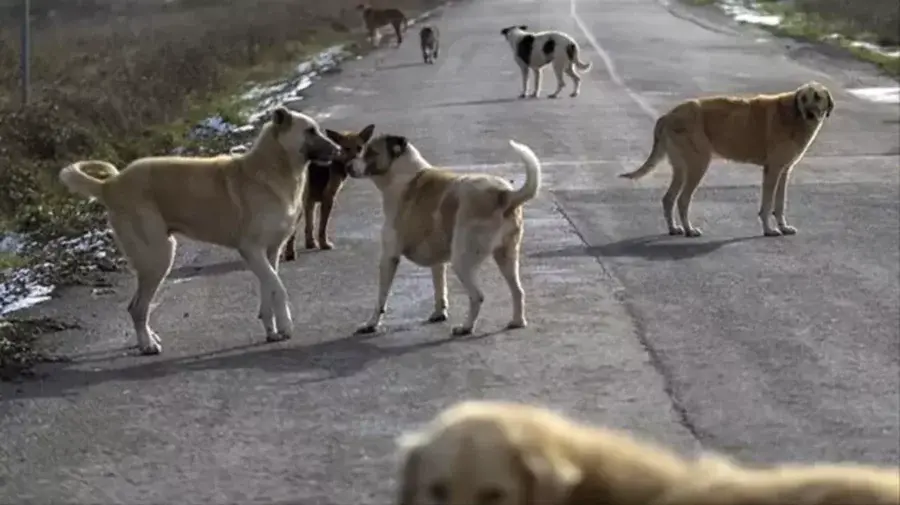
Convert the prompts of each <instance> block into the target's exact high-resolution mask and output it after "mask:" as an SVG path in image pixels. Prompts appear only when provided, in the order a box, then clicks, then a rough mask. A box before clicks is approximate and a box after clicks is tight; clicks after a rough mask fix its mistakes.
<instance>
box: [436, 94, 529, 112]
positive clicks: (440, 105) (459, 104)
mask: <svg viewBox="0 0 900 505" xmlns="http://www.w3.org/2000/svg"><path fill="white" fill-rule="evenodd" d="M524 101H525V100H523V99H521V98H518V97H507V98H487V99H484V100H468V101H465V102H440V103H434V104H431V105H427V106H426V107H425V108H426V109H435V108H443V107H464V106H467V105H492V104H499V103H509V102H524Z"/></svg>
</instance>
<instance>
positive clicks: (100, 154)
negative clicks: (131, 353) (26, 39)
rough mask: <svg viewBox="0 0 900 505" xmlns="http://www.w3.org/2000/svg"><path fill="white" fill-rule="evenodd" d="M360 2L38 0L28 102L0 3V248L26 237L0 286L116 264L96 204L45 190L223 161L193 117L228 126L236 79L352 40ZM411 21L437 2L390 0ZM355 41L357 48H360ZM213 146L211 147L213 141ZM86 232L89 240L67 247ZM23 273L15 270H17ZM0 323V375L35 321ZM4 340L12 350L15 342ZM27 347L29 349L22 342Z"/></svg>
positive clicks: (14, 0) (14, 6) (75, 278)
mask: <svg viewBox="0 0 900 505" xmlns="http://www.w3.org/2000/svg"><path fill="white" fill-rule="evenodd" d="M357 3H358V0H336V1H332V2H313V1H311V0H299V1H298V0H46V1H40V2H31V6H32V25H31V26H32V40H33V43H32V48H33V49H32V60H31V61H32V86H31V101H30V103H29V104H28V105H27V106H24V107H23V106H22V104H21V101H20V90H19V24H20V21H19V19H21V12H20V6H21V4H22V2H21V1H19V0H0V187H2V188H3V190H4V191H3V192H2V193H0V238H2V236H3V234H5V233H8V232H15V233H20V234H23V235H25V236H27V237H28V238H29V239H30V243H29V245H28V247H26V248H25V250H23V251H20V252H3V253H2V254H0V281H8V280H9V279H8V278H5V277H9V276H11V275H12V273H13V272H14V270H13V269H11V268H10V267H23V266H31V267H39V268H37V269H36V273H35V274H33V275H31V276H30V277H25V276H21V275H18V274H17V279H18V284H19V285H20V286H19V287H20V288H23V289H24V286H25V285H26V284H27V283H28V282H31V281H40V282H41V283H42V284H47V285H49V284H53V285H57V286H60V285H63V286H64V285H71V284H81V283H85V282H94V281H96V275H95V274H96V273H97V272H105V271H112V270H116V269H119V268H120V267H121V266H122V261H121V259H120V258H119V255H118V254H117V251H116V248H115V246H114V243H113V241H112V238H111V236H110V234H109V233H103V232H98V230H105V229H106V220H105V219H106V218H105V213H104V211H103V208H102V207H101V206H100V205H99V204H98V203H92V202H87V201H85V200H84V199H82V198H80V197H77V196H73V195H71V194H69V193H68V192H67V191H66V190H65V188H63V187H62V185H61V184H60V183H59V182H58V180H57V174H58V172H59V170H60V168H62V167H63V166H64V165H66V164H68V163H71V162H72V161H75V160H78V159H84V158H101V159H106V160H109V161H111V162H112V163H114V164H116V165H118V166H124V165H125V164H127V163H128V162H129V161H131V160H133V159H135V158H138V157H141V156H147V155H159V154H166V153H169V152H172V150H173V149H174V148H176V147H179V148H184V149H186V150H187V152H198V151H207V152H208V151H221V150H223V149H224V148H225V147H226V146H225V145H222V144H221V143H217V142H216V139H210V138H206V139H199V140H198V139H191V138H188V136H187V134H188V132H189V131H190V130H191V127H192V126H193V125H195V124H196V123H197V122H198V121H199V120H201V119H203V118H205V117H209V116H211V115H215V114H218V115H219V116H221V117H222V118H226V119H231V120H232V121H237V120H238V118H239V116H240V110H241V105H242V104H240V103H237V101H236V100H235V99H234V98H233V97H234V96H235V94H236V92H237V91H238V89H239V87H240V86H241V85H242V83H244V82H246V81H247V80H248V79H254V80H262V79H268V78H274V77H276V76H279V75H283V74H284V73H286V70H287V68H288V66H290V65H291V64H294V65H295V64H296V63H297V62H298V61H299V60H300V59H302V58H303V57H304V56H305V55H308V54H310V53H313V52H315V51H317V50H319V49H322V48H323V47H325V46H328V45H332V44H334V43H336V42H352V41H353V40H354V39H357V38H359V37H360V36H359V35H354V34H353V32H356V30H357V29H358V27H360V26H361V20H360V19H358V18H359V13H358V12H357V11H356V10H355V9H354V7H355V6H356V4H357ZM393 3H394V4H396V5H397V6H398V7H400V8H402V9H404V10H405V11H406V12H409V13H413V12H415V11H419V10H423V9H426V8H429V7H432V6H434V5H436V4H438V3H439V0H399V1H394V2H393ZM359 40H361V38H359ZM220 142H221V140H220ZM91 231H95V232H96V233H94V234H93V236H92V237H91V240H90V241H88V242H85V241H84V240H82V239H78V237H82V236H83V235H84V234H85V233H87V232H91ZM19 273H21V272H19ZM0 323H2V324H3V328H5V329H4V330H3V331H2V332H0V369H2V368H4V367H8V366H9V364H10V359H12V360H14V361H16V360H17V358H10V356H20V357H25V356H30V357H29V358H28V359H24V358H23V360H18V361H22V362H23V363H24V362H30V361H33V359H32V358H33V356H31V355H30V354H28V352H24V351H22V349H23V348H22V347H21V346H22V345H26V344H28V343H30V342H31V341H32V340H33V338H32V336H31V335H32V334H33V333H34V332H33V331H32V329H33V328H34V325H33V324H30V323H29V324H26V325H25V330H24V331H23V332H21V333H22V335H25V336H23V337H22V338H21V339H19V340H15V339H16V338H17V337H16V335H17V334H19V333H17V332H16V331H12V330H11V329H10V326H9V322H8V321H6V322H3V318H2V317H0ZM14 340H15V341H14ZM26 348H28V346H27V345H26Z"/></svg>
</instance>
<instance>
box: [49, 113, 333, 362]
mask: <svg viewBox="0 0 900 505" xmlns="http://www.w3.org/2000/svg"><path fill="white" fill-rule="evenodd" d="M337 154H339V147H338V146H337V145H336V144H335V143H334V142H332V141H330V140H328V138H326V137H325V136H324V134H323V133H322V132H321V129H319V127H318V125H317V123H316V122H315V121H314V120H313V119H312V118H310V117H308V116H305V115H303V114H299V113H296V112H291V111H289V110H288V109H285V108H283V107H279V108H277V109H276V110H275V111H274V112H273V115H272V120H271V121H269V122H267V123H266V124H265V125H264V126H263V128H262V131H261V132H260V134H259V136H258V137H257V139H256V141H255V143H254V145H253V147H251V149H250V150H249V151H248V152H246V153H244V154H240V155H237V156H217V157H213V158H200V157H173V156H166V157H149V158H142V159H138V160H136V161H133V162H132V163H131V164H129V165H128V166H127V167H125V168H124V169H123V170H122V171H121V172H120V171H119V170H117V169H116V167H114V166H113V165H112V164H110V163H107V162H104V161H81V162H77V163H73V164H72V165H69V166H67V167H65V168H63V169H62V171H61V172H60V175H59V177H60V180H61V181H62V183H63V184H64V185H65V186H66V187H68V188H69V190H71V191H73V192H75V193H79V194H81V195H84V196H87V197H90V198H96V199H98V200H99V201H100V202H101V203H102V204H103V205H104V206H105V207H106V209H107V212H108V214H109V222H110V226H111V227H112V230H113V233H114V235H115V237H116V240H117V242H118V245H119V248H120V249H121V251H122V253H123V254H124V255H125V256H126V257H127V258H128V261H129V263H130V264H131V266H132V268H133V269H134V271H135V272H136V274H137V281H138V283H137V284H138V285H137V289H136V291H135V294H134V296H133V297H132V299H131V302H130V303H129V304H128V312H129V314H130V315H131V318H132V322H133V324H134V329H135V333H136V336H137V343H138V347H139V348H140V350H141V352H142V353H144V354H158V353H160V352H162V343H161V341H160V339H159V336H158V335H157V334H156V333H155V332H154V331H153V330H152V329H150V327H149V325H148V319H149V313H150V304H151V303H152V301H153V299H154V298H155V296H156V293H157V291H158V290H159V286H160V285H161V284H162V282H163V280H164V279H165V278H166V276H168V274H169V270H170V269H171V268H172V261H173V259H174V255H175V238H174V236H173V234H175V233H180V234H182V235H185V236H187V237H190V238H192V239H195V240H199V241H203V242H208V243H211V244H216V245H220V246H225V247H230V248H233V249H236V250H237V251H238V252H240V254H241V256H242V257H243V259H244V260H245V261H246V262H247V265H248V267H249V269H250V270H251V271H253V273H254V274H255V275H256V277H257V278H258V280H259V283H260V308H259V318H260V319H261V320H262V323H263V327H264V328H265V330H266V339H267V340H268V341H278V340H284V339H287V338H290V336H291V331H292V329H293V321H292V318H291V314H290V308H289V306H288V298H287V292H286V291H285V289H284V285H283V284H282V282H281V279H280V277H279V275H278V256H279V252H280V249H281V247H282V246H283V244H284V243H285V241H286V240H287V238H288V236H289V235H290V232H291V230H292V225H293V223H295V222H296V220H297V217H298V213H299V212H300V201H301V199H300V196H301V193H302V192H303V189H304V186H305V184H306V176H305V174H306V170H305V169H306V164H307V162H308V160H309V159H311V158H314V159H330V158H331V157H333V156H335V155H337ZM92 170H100V171H103V172H105V173H106V175H107V176H108V177H106V178H105V179H103V180H100V179H97V178H95V177H93V176H91V175H89V174H88V173H86V172H89V171H92Z"/></svg>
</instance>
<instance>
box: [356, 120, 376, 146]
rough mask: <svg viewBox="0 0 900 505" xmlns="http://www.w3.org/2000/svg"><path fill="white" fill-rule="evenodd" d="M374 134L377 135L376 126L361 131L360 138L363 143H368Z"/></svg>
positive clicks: (371, 125)
mask: <svg viewBox="0 0 900 505" xmlns="http://www.w3.org/2000/svg"><path fill="white" fill-rule="evenodd" d="M373 133H375V125H373V124H370V125H369V126H366V127H365V128H363V129H362V130H360V131H359V138H361V139H362V141H363V142H368V141H369V140H371V139H372V134H373Z"/></svg>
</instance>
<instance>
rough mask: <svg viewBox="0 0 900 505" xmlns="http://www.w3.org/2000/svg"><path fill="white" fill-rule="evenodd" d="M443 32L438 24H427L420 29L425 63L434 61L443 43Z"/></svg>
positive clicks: (420, 40)
mask: <svg viewBox="0 0 900 505" xmlns="http://www.w3.org/2000/svg"><path fill="white" fill-rule="evenodd" d="M440 39H441V34H440V32H438V29H437V27H436V26H431V25H426V26H423V27H422V29H421V30H419V45H420V46H421V47H422V59H423V60H425V63H431V64H433V63H434V60H435V59H437V57H438V52H439V51H440V45H441V40H440Z"/></svg>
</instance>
